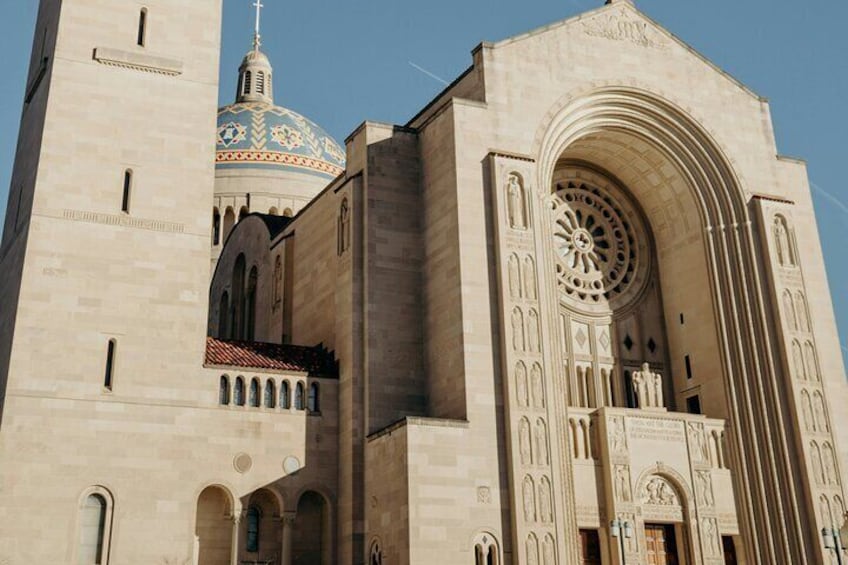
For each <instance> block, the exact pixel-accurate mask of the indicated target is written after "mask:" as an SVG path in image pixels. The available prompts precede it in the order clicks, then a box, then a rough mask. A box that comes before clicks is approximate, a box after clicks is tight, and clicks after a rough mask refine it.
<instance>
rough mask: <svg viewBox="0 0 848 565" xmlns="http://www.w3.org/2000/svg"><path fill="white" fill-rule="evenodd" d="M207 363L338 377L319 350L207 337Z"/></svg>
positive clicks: (333, 362) (326, 353)
mask: <svg viewBox="0 0 848 565" xmlns="http://www.w3.org/2000/svg"><path fill="white" fill-rule="evenodd" d="M206 364H207V365H219V366H226V367H245V368H247V369H267V370H272V371H295V372H300V373H308V374H309V375H311V376H314V377H338V375H339V369H338V365H337V364H336V360H335V358H334V357H333V354H332V353H330V352H329V351H327V350H326V349H324V348H322V347H302V346H299V345H280V344H277V343H258V342H248V341H224V340H220V339H216V338H213V337H208V338H206Z"/></svg>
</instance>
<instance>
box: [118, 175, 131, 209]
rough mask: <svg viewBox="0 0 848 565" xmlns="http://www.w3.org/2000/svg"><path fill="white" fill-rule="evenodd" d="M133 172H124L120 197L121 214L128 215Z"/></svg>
mask: <svg viewBox="0 0 848 565" xmlns="http://www.w3.org/2000/svg"><path fill="white" fill-rule="evenodd" d="M132 184H133V172H132V169H127V170H126V171H124V191H123V196H122V197H121V212H124V213H125V214H129V213H130V196H131V193H132Z"/></svg>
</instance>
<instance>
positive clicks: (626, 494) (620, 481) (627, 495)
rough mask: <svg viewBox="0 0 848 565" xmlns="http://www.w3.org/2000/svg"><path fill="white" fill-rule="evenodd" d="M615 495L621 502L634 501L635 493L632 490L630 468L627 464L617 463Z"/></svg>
mask: <svg viewBox="0 0 848 565" xmlns="http://www.w3.org/2000/svg"><path fill="white" fill-rule="evenodd" d="M613 479H614V481H615V497H616V499H617V500H619V501H621V502H632V501H633V493H632V491H631V490H630V468H629V467H628V466H627V465H616V466H615V475H614V477H613Z"/></svg>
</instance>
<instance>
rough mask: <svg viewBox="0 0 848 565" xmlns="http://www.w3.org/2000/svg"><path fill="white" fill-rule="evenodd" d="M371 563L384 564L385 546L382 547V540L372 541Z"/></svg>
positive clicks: (371, 564) (375, 564) (373, 564)
mask: <svg viewBox="0 0 848 565" xmlns="http://www.w3.org/2000/svg"><path fill="white" fill-rule="evenodd" d="M369 565H383V548H382V547H380V542H379V541H377V540H374V541H373V542H372V543H371V560H370V561H369Z"/></svg>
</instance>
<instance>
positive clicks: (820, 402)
mask: <svg viewBox="0 0 848 565" xmlns="http://www.w3.org/2000/svg"><path fill="white" fill-rule="evenodd" d="M813 413H814V414H815V420H814V421H815V424H816V429H817V430H818V431H820V432H829V431H830V425H829V424H828V422H827V413H826V412H825V408H824V397H823V396H822V393H821V392H819V391H816V392H815V394H814V395H813Z"/></svg>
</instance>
